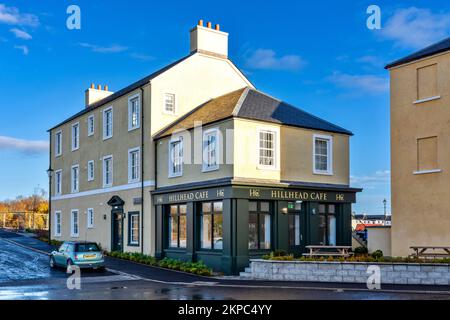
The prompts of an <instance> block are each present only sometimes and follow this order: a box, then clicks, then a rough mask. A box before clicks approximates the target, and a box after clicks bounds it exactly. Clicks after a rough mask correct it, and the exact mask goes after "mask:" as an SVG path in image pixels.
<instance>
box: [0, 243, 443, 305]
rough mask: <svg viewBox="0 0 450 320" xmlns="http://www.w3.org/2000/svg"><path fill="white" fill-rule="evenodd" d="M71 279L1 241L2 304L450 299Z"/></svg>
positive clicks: (94, 276)
mask: <svg viewBox="0 0 450 320" xmlns="http://www.w3.org/2000/svg"><path fill="white" fill-rule="evenodd" d="M67 277H68V276H67V275H66V274H65V273H64V270H52V269H50V268H49V266H48V257H47V256H46V255H44V254H40V253H37V252H34V251H31V250H28V249H26V248H22V247H20V246H18V245H15V244H12V243H9V242H7V241H5V240H4V239H1V238H0V300H11V299H45V300H72V299H83V300H85V299H86V300H88V299H120V300H124V299H160V300H167V299H170V300H174V299H177V300H186V299H188V300H222V299H235V300H245V299H261V300H274V299H306V300H308V299H314V300H316V299H335V300H363V299H364V300H393V299H408V300H409V299H438V300H441V299H445V300H449V299H450V294H448V293H418V292H380V291H367V290H357V289H343V288H335V289H333V288H314V289H311V288H274V287H271V288H263V287H249V286H242V285H235V284H233V285H224V284H223V282H221V283H220V284H219V283H211V282H203V283H199V282H194V283H190V284H188V283H186V284H180V283H176V284H170V283H163V282H161V281H160V280H158V281H153V280H151V279H149V278H148V277H146V278H143V277H139V276H137V275H135V274H123V273H113V272H106V273H99V272H84V273H83V274H82V278H81V288H80V290H76V289H75V290H69V289H68V288H67ZM206 280H208V279H206ZM206 280H205V281H206ZM212 280H213V279H212ZM330 286H331V285H330ZM274 292H276V295H274Z"/></svg>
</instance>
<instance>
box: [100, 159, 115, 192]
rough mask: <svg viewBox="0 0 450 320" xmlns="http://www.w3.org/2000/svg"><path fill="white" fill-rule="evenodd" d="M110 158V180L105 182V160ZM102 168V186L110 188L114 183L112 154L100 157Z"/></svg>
mask: <svg viewBox="0 0 450 320" xmlns="http://www.w3.org/2000/svg"><path fill="white" fill-rule="evenodd" d="M107 159H111V181H110V183H106V170H105V160H107ZM102 169H103V188H110V187H112V186H113V183H114V159H113V156H112V155H108V156H104V157H103V158H102Z"/></svg>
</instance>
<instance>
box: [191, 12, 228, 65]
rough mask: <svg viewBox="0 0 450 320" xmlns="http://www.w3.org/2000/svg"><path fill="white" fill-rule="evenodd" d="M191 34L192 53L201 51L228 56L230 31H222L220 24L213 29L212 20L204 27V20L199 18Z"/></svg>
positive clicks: (223, 56) (221, 56)
mask: <svg viewBox="0 0 450 320" xmlns="http://www.w3.org/2000/svg"><path fill="white" fill-rule="evenodd" d="M190 35H191V43H190V50H191V53H195V52H199V53H203V54H209V55H212V56H216V57H220V58H227V57H228V33H226V32H223V31H220V25H219V24H216V25H215V28H214V29H213V28H212V23H211V22H208V23H207V24H206V27H204V26H203V20H199V21H198V24H197V25H196V26H195V27H194V28H193V29H192V30H191V32H190Z"/></svg>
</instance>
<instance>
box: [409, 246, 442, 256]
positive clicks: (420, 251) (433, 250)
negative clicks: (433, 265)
mask: <svg viewBox="0 0 450 320" xmlns="http://www.w3.org/2000/svg"><path fill="white" fill-rule="evenodd" d="M409 248H410V249H411V250H413V251H414V253H413V254H412V255H411V256H413V257H416V258H431V257H433V258H438V257H439V258H450V247H443V246H412V247H409Z"/></svg>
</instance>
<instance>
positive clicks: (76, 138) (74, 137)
mask: <svg viewBox="0 0 450 320" xmlns="http://www.w3.org/2000/svg"><path fill="white" fill-rule="evenodd" d="M75 127H77V134H76V135H74V128H75ZM75 143H76V146H75ZM78 149H80V123H79V122H76V123H74V124H72V151H76V150H78Z"/></svg>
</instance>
